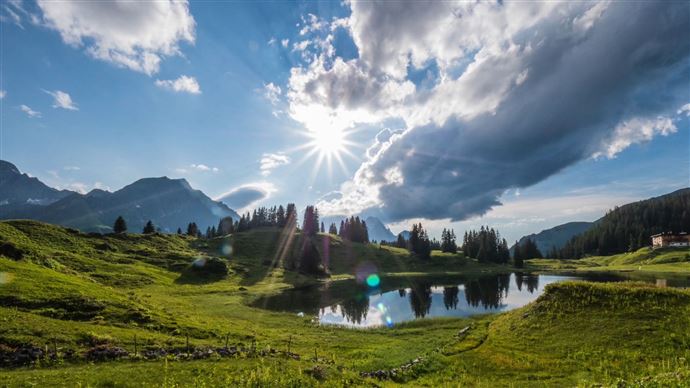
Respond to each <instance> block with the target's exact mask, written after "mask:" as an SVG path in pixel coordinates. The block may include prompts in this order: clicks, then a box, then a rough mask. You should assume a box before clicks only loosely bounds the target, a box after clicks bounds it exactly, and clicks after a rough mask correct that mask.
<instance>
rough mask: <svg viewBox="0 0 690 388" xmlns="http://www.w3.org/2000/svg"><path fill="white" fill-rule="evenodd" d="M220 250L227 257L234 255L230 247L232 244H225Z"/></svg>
mask: <svg viewBox="0 0 690 388" xmlns="http://www.w3.org/2000/svg"><path fill="white" fill-rule="evenodd" d="M220 250H221V252H223V255H225V256H230V255H232V245H230V243H224V244H223V246H222V247H221V248H220Z"/></svg>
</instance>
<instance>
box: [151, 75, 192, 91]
mask: <svg viewBox="0 0 690 388" xmlns="http://www.w3.org/2000/svg"><path fill="white" fill-rule="evenodd" d="M156 86H158V87H159V88H163V89H167V90H172V91H174V92H178V93H179V92H185V93H191V94H201V88H200V87H199V83H198V82H196V78H194V77H188V76H186V75H182V76H180V77H179V78H177V79H174V80H159V79H157V80H156Z"/></svg>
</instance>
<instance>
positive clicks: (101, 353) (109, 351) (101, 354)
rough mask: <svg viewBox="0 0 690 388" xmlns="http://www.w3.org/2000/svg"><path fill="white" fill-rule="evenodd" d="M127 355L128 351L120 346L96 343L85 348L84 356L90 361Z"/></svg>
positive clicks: (113, 358) (114, 358)
mask: <svg viewBox="0 0 690 388" xmlns="http://www.w3.org/2000/svg"><path fill="white" fill-rule="evenodd" d="M128 355H129V352H127V351H126V350H124V349H122V348H120V347H117V346H110V345H98V346H95V347H93V348H91V349H89V350H87V351H86V354H85V357H86V358H87V359H88V360H91V361H107V360H116V359H118V358H123V357H127V356H128Z"/></svg>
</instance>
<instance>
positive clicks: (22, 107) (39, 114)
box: [19, 104, 41, 118]
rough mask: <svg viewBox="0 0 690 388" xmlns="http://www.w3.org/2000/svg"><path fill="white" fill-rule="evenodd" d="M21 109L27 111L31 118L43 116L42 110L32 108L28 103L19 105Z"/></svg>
mask: <svg viewBox="0 0 690 388" xmlns="http://www.w3.org/2000/svg"><path fill="white" fill-rule="evenodd" d="M19 109H21V110H22V112H24V113H26V115H27V116H29V117H30V118H34V117H41V112H38V111H35V110H33V109H31V108H30V107H29V106H28V105H24V104H22V105H19Z"/></svg>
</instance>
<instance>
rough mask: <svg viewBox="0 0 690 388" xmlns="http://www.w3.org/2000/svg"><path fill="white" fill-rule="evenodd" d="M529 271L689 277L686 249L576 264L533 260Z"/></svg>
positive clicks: (589, 259) (590, 259) (593, 258)
mask: <svg viewBox="0 0 690 388" xmlns="http://www.w3.org/2000/svg"><path fill="white" fill-rule="evenodd" d="M528 263H529V268H531V269H533V270H551V271H553V270H565V271H571V270H575V271H624V272H632V271H634V272H636V273H645V272H649V273H664V274H685V273H690V248H662V249H651V248H641V249H638V250H637V251H635V252H627V253H619V254H617V255H611V256H590V257H586V258H583V259H578V260H557V259H533V260H529V262H528Z"/></svg>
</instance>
